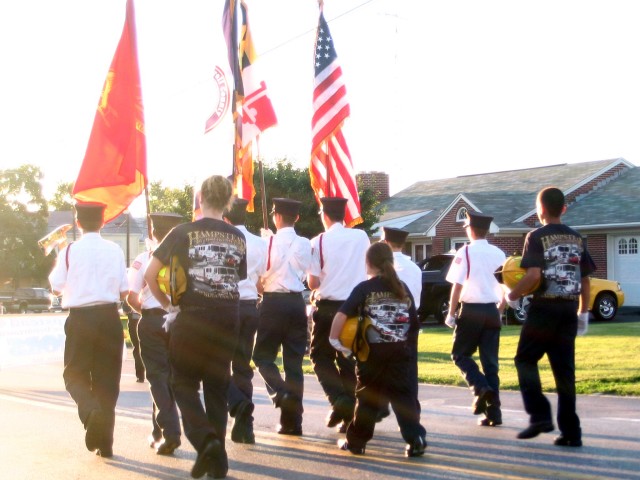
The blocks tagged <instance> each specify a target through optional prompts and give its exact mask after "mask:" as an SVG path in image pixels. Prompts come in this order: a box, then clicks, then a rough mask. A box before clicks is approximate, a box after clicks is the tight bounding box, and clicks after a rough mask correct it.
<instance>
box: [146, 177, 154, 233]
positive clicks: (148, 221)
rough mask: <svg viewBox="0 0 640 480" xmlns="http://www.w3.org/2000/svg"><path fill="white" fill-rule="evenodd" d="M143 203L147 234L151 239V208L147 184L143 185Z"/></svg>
mask: <svg viewBox="0 0 640 480" xmlns="http://www.w3.org/2000/svg"><path fill="white" fill-rule="evenodd" d="M144 203H145V207H146V209H147V235H148V236H149V240H153V229H152V227H151V208H150V206H149V187H148V185H145V186H144Z"/></svg>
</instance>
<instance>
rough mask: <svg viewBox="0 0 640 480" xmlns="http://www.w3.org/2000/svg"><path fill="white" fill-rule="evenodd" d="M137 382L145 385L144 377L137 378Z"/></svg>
mask: <svg viewBox="0 0 640 480" xmlns="http://www.w3.org/2000/svg"><path fill="white" fill-rule="evenodd" d="M136 382H138V383H144V377H137V378H136Z"/></svg>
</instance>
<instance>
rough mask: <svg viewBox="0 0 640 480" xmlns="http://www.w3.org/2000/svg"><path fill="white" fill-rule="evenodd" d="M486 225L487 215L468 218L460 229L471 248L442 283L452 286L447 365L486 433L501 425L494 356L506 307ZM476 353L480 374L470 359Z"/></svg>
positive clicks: (501, 257) (499, 257) (499, 259)
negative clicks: (471, 396) (460, 382)
mask: <svg viewBox="0 0 640 480" xmlns="http://www.w3.org/2000/svg"><path fill="white" fill-rule="evenodd" d="M491 220H493V217H491V216H489V215H482V214H479V213H476V212H467V220H466V222H465V225H464V226H465V228H466V230H467V236H468V237H469V239H470V240H471V243H470V244H469V245H466V246H464V247H462V248H461V249H459V250H458V251H457V252H456V256H455V258H454V259H453V262H451V266H450V267H449V272H448V273H447V277H446V278H447V281H448V282H450V283H452V284H453V288H452V289H451V299H450V302H449V314H448V315H447V318H446V320H445V323H446V325H447V326H449V327H451V328H454V327H455V330H454V332H453V347H452V349H451V359H452V360H453V362H454V363H455V364H456V366H457V367H458V368H459V369H460V373H462V376H463V377H464V379H465V381H466V382H467V384H468V385H469V388H470V389H471V390H472V391H473V393H474V395H475V398H474V401H473V404H472V410H473V413H474V414H475V415H484V418H481V419H480V420H479V421H478V425H480V426H485V427H495V426H497V425H501V424H502V412H501V410H500V396H499V388H500V378H499V376H498V350H499V346H500V328H501V327H502V320H501V314H502V311H503V309H504V305H505V301H504V294H503V291H502V289H501V287H500V284H499V283H498V281H497V279H496V277H495V275H494V273H495V271H496V270H497V269H498V267H500V266H501V265H502V264H503V263H504V261H505V258H506V257H505V254H504V252H503V251H502V250H500V249H499V248H498V247H496V246H494V245H490V244H489V242H487V240H486V236H487V233H488V232H489V227H490V226H491ZM458 303H460V310H459V313H458ZM476 350H477V351H479V354H480V363H481V364H482V371H480V369H479V367H478V364H477V363H476V362H475V360H474V359H473V354H474V353H475V352H476Z"/></svg>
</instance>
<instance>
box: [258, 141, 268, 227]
mask: <svg viewBox="0 0 640 480" xmlns="http://www.w3.org/2000/svg"><path fill="white" fill-rule="evenodd" d="M256 150H257V155H256V156H257V157H258V171H259V172H260V205H262V223H263V224H264V228H265V230H266V229H268V228H269V220H268V218H269V217H268V216H267V192H266V191H265V186H264V171H263V170H262V158H261V157H260V135H256Z"/></svg>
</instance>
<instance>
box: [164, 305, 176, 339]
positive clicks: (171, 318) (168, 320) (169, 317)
mask: <svg viewBox="0 0 640 480" xmlns="http://www.w3.org/2000/svg"><path fill="white" fill-rule="evenodd" d="M178 313H180V307H177V306H174V305H171V306H170V307H169V308H168V309H167V314H166V315H164V316H163V318H164V323H163V324H162V328H163V329H164V331H165V332H167V333H169V329H170V328H171V324H172V323H173V322H175V321H176V317H177V316H178Z"/></svg>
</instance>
